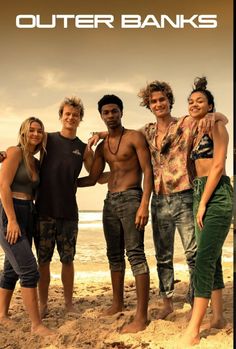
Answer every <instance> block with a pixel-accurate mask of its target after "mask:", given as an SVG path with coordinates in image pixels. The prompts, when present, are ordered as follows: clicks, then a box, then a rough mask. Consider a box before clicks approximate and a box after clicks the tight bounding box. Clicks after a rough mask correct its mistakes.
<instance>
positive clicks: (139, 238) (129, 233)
mask: <svg viewBox="0 0 236 349" xmlns="http://www.w3.org/2000/svg"><path fill="white" fill-rule="evenodd" d="M98 110H99V112H100V114H101V117H102V120H103V121H104V123H105V124H106V126H107V129H108V135H107V137H106V139H105V140H104V141H103V142H102V143H100V144H99V145H98V147H97V149H96V152H95V157H94V162H93V165H92V168H91V171H90V174H89V176H87V177H83V178H79V179H78V180H77V185H78V186H79V187H84V186H91V185H94V184H95V183H96V182H97V180H98V178H99V176H100V175H101V173H102V172H103V170H104V167H105V163H106V162H107V163H108V165H109V167H110V176H109V179H108V193H107V196H106V199H105V202H104V208H103V227H104V233H105V239H106V243H107V256H108V260H109V265H110V270H111V282H112V289H113V301H112V305H111V307H110V308H109V309H107V310H106V311H105V313H104V315H113V314H115V313H117V312H119V311H122V309H123V291H124V275H125V257H124V249H126V254H127V256H128V260H129V262H130V265H131V269H132V272H133V275H134V276H135V283H136V292H137V310H136V315H135V317H134V319H133V321H132V322H131V323H130V324H128V325H126V326H124V327H123V329H122V333H131V332H133V333H134V332H138V331H142V330H144V329H145V328H146V326H147V309H148V298H149V268H148V264H147V261H146V257H145V253H144V243H143V241H144V226H145V225H146V224H147V222H148V204H149V199H150V195H151V191H152V183H153V179H152V169H151V164H150V154H149V151H148V148H147V145H146V141H145V138H144V136H143V135H142V134H141V133H140V132H137V131H134V130H127V129H125V128H124V127H123V126H122V123H121V118H122V115H123V103H122V101H121V100H120V98H118V97H117V96H115V95H105V96H104V97H103V98H102V99H101V100H100V101H99V102H98ZM142 173H143V174H144V179H143V191H142V189H141V182H142Z"/></svg>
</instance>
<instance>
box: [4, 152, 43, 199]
mask: <svg viewBox="0 0 236 349" xmlns="http://www.w3.org/2000/svg"><path fill="white" fill-rule="evenodd" d="M35 161H38V160H37V159H35ZM38 185H39V176H38V179H37V180H36V181H32V179H31V178H30V176H29V173H28V172H27V169H26V166H25V163H24V160H23V159H22V160H21V162H20V163H19V166H18V169H17V171H16V174H15V177H14V179H13V182H12V184H11V190H12V191H14V192H19V193H25V194H29V195H31V196H34V192H35V188H36V187H37V186H38Z"/></svg>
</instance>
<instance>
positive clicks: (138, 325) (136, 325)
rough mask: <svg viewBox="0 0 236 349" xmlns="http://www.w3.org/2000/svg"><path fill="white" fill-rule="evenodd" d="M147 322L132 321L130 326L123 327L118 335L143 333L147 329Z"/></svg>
mask: <svg viewBox="0 0 236 349" xmlns="http://www.w3.org/2000/svg"><path fill="white" fill-rule="evenodd" d="M147 324H148V323H147V321H138V320H135V319H134V321H132V322H131V323H130V324H128V325H125V326H124V327H123V328H122V329H121V331H120V333H121V334H124V333H137V332H139V331H143V330H145V328H146V327H147Z"/></svg>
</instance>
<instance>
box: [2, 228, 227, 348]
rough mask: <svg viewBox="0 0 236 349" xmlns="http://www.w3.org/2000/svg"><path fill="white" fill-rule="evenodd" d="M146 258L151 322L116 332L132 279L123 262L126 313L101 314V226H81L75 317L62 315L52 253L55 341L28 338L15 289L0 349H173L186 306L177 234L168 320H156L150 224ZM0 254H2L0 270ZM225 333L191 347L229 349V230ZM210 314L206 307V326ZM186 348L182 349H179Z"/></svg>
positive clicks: (104, 296) (105, 297)
mask: <svg viewBox="0 0 236 349" xmlns="http://www.w3.org/2000/svg"><path fill="white" fill-rule="evenodd" d="M145 246H146V255H147V258H148V263H149V267H150V278H151V289H150V302H149V320H150V323H149V325H148V326H147V328H146V329H145V330H144V331H142V332H139V333H137V334H120V333H119V329H120V328H121V327H122V326H123V325H124V324H125V323H127V322H129V321H130V319H131V318H132V316H133V315H134V311H135V307H136V294H135V284H134V278H133V276H132V274H131V271H130V268H129V265H128V263H127V272H126V278H125V309H124V311H122V312H120V313H118V314H116V315H113V316H109V317H101V312H102V310H103V309H105V308H106V307H109V305H110V304H111V299H112V292H111V284H110V273H109V269H108V264H107V259H106V250H105V242H104V238H103V234H102V229H101V224H100V223H96V224H94V226H93V225H91V226H90V227H88V226H87V225H83V224H82V227H80V232H79V236H78V243H77V254H76V259H75V271H76V273H75V290H74V304H75V307H76V309H77V313H65V311H64V299H63V292H62V287H61V281H60V262H59V260H58V255H57V253H55V256H54V259H53V262H52V265H51V273H52V279H51V286H50V298H49V313H48V315H47V316H46V318H45V319H44V320H43V322H44V324H45V325H47V326H48V327H50V328H52V329H55V330H57V334H56V335H55V337H53V338H50V337H48V338H40V337H39V336H36V335H31V334H30V322H29V319H28V316H27V314H26V313H25V310H24V307H23V304H22V299H21V294H20V288H19V285H17V288H16V290H15V292H14V296H13V299H12V303H11V307H10V314H11V319H12V323H11V324H9V325H8V326H7V327H5V326H3V325H2V324H1V323H0V348H1V349H21V348H31V349H39V348H40V349H64V348H70V349H73V348H79V349H112V348H116V349H171V348H175V347H176V344H177V343H178V340H179V335H180V333H181V331H182V330H183V329H184V328H185V327H186V326H187V323H188V312H189V309H190V306H189V305H188V304H187V303H186V302H185V294H186V291H187V285H188V271H187V267H186V264H185V259H184V254H183V249H182V246H181V243H180V241H179V237H178V234H177V235H176V245H175V295H174V312H173V313H172V314H170V315H169V316H168V317H167V319H166V320H156V319H155V318H156V314H157V311H158V309H159V308H160V306H161V304H162V303H161V299H160V297H159V295H158V281H157V273H156V263H155V257H154V249H153V243H152V236H151V227H150V224H149V225H148V226H147V229H146V233H145ZM3 257H4V255H3V252H2V250H0V269H1V268H2V262H3ZM223 269H224V280H225V290H224V314H225V317H226V319H227V325H226V327H225V328H224V329H221V330H216V329H211V330H203V331H202V332H201V336H202V339H201V342H200V344H199V345H197V346H195V348H206V349H215V348H217V349H221V348H222V349H223V348H224V349H226V348H227V349H229V348H233V330H232V327H233V230H232V229H231V230H230V232H229V235H228V237H227V240H226V242H225V245H224V248H223ZM210 316H211V310H210V308H209V309H208V311H207V316H206V318H205V320H204V324H206V323H207V322H208V321H209V318H210ZM183 349H184V348H183Z"/></svg>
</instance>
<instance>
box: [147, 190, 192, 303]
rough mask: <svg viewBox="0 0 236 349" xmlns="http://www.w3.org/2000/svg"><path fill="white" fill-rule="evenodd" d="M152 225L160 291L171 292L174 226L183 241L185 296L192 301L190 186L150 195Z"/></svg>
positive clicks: (172, 286)
mask: <svg viewBox="0 0 236 349" xmlns="http://www.w3.org/2000/svg"><path fill="white" fill-rule="evenodd" d="M151 211H152V229H153V240H154V245H155V252H156V260H157V272H158V277H159V289H160V295H161V296H163V297H168V298H169V297H172V296H173V293H174V266H173V255H174V237H175V229H176V228H177V230H178V232H179V234H180V237H181V241H182V244H183V248H184V252H185V256H186V261H187V264H188V268H189V273H190V285H189V290H188V295H187V300H188V302H189V303H190V304H192V303H193V297H194V295H193V279H192V278H193V271H194V265H195V258H196V250H197V246H196V241H195V235H194V219H193V193H192V190H185V191H182V192H177V193H173V194H170V195H156V194H155V193H154V194H153V196H152V202H151Z"/></svg>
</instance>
